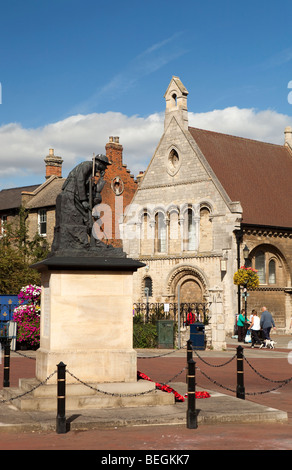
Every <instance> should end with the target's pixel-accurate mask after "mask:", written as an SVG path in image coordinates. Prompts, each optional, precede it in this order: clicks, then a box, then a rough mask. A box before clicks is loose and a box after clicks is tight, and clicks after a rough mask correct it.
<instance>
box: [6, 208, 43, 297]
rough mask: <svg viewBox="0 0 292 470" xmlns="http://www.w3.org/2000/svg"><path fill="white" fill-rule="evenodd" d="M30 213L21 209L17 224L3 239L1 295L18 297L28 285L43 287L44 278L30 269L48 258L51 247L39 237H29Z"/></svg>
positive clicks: (9, 225) (8, 225) (7, 228)
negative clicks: (32, 265) (28, 217)
mask: <svg viewBox="0 0 292 470" xmlns="http://www.w3.org/2000/svg"><path fill="white" fill-rule="evenodd" d="M27 215H28V212H27V210H26V209H25V208H23V207H21V208H20V210H19V217H18V220H17V222H16V223H14V224H6V227H5V235H4V236H3V237H2V238H1V239H0V294H2V295H9V294H11V295H12V294H18V292H19V291H20V289H21V288H22V287H23V286H25V285H28V284H39V283H40V274H39V272H38V271H36V270H35V269H31V268H30V265H31V264H33V263H36V262H37V261H40V260H41V259H43V258H45V257H46V256H47V254H48V244H47V242H46V240H45V239H44V238H43V237H41V236H40V235H39V234H38V233H36V234H35V236H34V237H33V239H32V240H30V239H29V237H28V221H27Z"/></svg>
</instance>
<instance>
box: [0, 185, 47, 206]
mask: <svg viewBox="0 0 292 470" xmlns="http://www.w3.org/2000/svg"><path fill="white" fill-rule="evenodd" d="M39 186H40V185H39V184H37V185H33V186H22V187H21V188H11V189H2V191H0V211H8V210H10V209H17V208H19V207H20V205H21V193H22V191H28V192H33V191H35V190H36V189H37V188H38V187H39Z"/></svg>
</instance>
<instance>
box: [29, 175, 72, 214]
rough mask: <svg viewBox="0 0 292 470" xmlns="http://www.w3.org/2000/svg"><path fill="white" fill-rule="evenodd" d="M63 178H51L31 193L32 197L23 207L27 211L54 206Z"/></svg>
mask: <svg viewBox="0 0 292 470" xmlns="http://www.w3.org/2000/svg"><path fill="white" fill-rule="evenodd" d="M64 182H65V178H58V177H56V176H51V177H50V178H48V179H47V180H46V181H45V182H44V183H43V184H42V185H40V186H38V187H37V189H36V190H35V191H33V194H34V196H33V197H32V198H31V200H30V201H29V202H28V203H27V204H26V205H25V206H26V208H27V209H39V208H42V207H50V206H55V205H56V198H57V196H58V194H59V193H60V192H61V189H62V186H63V184H64Z"/></svg>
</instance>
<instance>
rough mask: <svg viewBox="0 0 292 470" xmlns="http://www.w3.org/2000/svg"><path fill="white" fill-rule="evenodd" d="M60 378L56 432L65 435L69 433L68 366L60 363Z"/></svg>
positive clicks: (58, 379)
mask: <svg viewBox="0 0 292 470" xmlns="http://www.w3.org/2000/svg"><path fill="white" fill-rule="evenodd" d="M57 367H58V371H57V372H58V378H57V402H58V408H57V418H56V431H57V434H64V433H66V432H67V423H66V411H65V410H66V403H65V402H66V395H65V393H66V364H64V363H63V362H60V363H59V364H58V365H57Z"/></svg>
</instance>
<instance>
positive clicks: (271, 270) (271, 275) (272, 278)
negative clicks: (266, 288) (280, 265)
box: [269, 259, 276, 284]
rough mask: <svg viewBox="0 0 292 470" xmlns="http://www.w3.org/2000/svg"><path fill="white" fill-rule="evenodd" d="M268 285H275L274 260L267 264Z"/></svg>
mask: <svg viewBox="0 0 292 470" xmlns="http://www.w3.org/2000/svg"><path fill="white" fill-rule="evenodd" d="M269 284H276V262H275V260H274V259H271V261H270V262H269Z"/></svg>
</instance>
